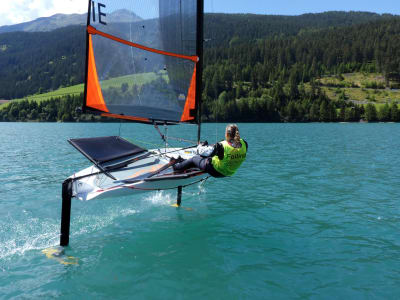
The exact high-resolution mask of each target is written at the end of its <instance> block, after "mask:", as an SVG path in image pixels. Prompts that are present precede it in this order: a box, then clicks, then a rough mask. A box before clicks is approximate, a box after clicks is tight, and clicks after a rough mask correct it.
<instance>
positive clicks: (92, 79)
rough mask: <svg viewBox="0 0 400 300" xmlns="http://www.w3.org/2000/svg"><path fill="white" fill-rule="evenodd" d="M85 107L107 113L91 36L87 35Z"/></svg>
mask: <svg viewBox="0 0 400 300" xmlns="http://www.w3.org/2000/svg"><path fill="white" fill-rule="evenodd" d="M86 105H87V106H88V107H92V108H95V109H97V110H101V111H104V112H109V111H108V109H107V106H106V104H105V102H104V98H103V93H102V91H101V88H100V83H99V78H98V76H97V69H96V61H95V59H94V52H93V41H92V35H91V34H89V57H88V78H87V96H86Z"/></svg>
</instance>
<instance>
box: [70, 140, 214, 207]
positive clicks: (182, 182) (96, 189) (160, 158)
mask: <svg viewBox="0 0 400 300" xmlns="http://www.w3.org/2000/svg"><path fill="white" fill-rule="evenodd" d="M149 152H151V154H150V155H149V156H148V157H146V158H144V159H140V160H138V161H135V162H133V163H130V164H128V165H127V166H125V167H123V168H120V169H117V170H115V171H109V174H110V175H112V176H113V177H115V178H116V179H117V180H114V179H112V178H110V177H109V176H107V175H106V174H105V173H104V172H101V170H99V169H98V168H97V167H96V166H94V165H93V166H91V167H89V168H86V169H84V170H82V171H80V172H77V173H75V174H74V175H72V176H71V177H70V178H71V179H73V184H72V196H74V197H76V198H78V199H79V200H82V201H87V200H92V199H94V198H96V199H102V198H109V197H118V196H125V195H131V194H139V193H143V192H148V191H157V190H167V189H175V188H178V187H179V186H182V187H184V186H187V185H191V184H194V183H197V182H200V181H202V180H204V179H206V178H207V177H209V175H208V174H207V173H204V172H201V171H199V170H193V171H189V172H187V173H182V174H175V173H174V172H173V169H172V167H168V168H166V169H165V170H162V171H161V172H159V173H158V170H160V168H162V167H164V166H165V165H166V164H168V163H169V160H170V157H175V158H176V157H178V156H181V157H182V158H184V159H188V158H190V157H192V156H194V155H196V148H195V147H194V148H190V149H179V148H166V149H165V148H163V149H154V150H149ZM139 156H141V155H140V154H139V155H137V157H139ZM134 158H135V156H132V157H128V158H125V159H124V160H125V161H127V160H129V159H134ZM124 160H120V161H118V162H113V164H116V163H121V162H123V161H124ZM152 172H155V173H156V174H155V175H150V176H149V174H152ZM91 174H94V175H91ZM82 176H86V177H84V178H80V179H79V177H82ZM129 180H130V182H129Z"/></svg>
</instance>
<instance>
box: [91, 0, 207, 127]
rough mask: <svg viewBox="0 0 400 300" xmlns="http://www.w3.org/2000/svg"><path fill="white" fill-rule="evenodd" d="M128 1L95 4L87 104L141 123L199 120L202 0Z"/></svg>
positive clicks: (109, 1)
mask: <svg viewBox="0 0 400 300" xmlns="http://www.w3.org/2000/svg"><path fill="white" fill-rule="evenodd" d="M126 2H127V1H125V0H124V1H122V0H99V1H91V3H92V5H89V8H90V10H91V11H90V15H91V17H90V18H89V24H88V26H87V33H88V39H89V43H88V47H89V50H88V51H87V53H88V58H87V59H88V63H87V79H86V85H85V103H84V108H89V109H90V110H91V111H94V112H98V113H101V114H102V115H104V116H108V117H113V118H121V119H128V120H133V121H139V122H149V123H150V122H153V121H169V122H191V123H197V122H198V118H197V110H198V108H199V104H198V99H200V97H199V95H197V94H198V93H199V88H198V82H199V80H198V78H197V76H198V74H199V68H200V61H199V55H198V49H197V48H198V40H197V39H198V38H199V34H198V29H197V24H198V22H197V18H198V16H199V13H198V11H197V9H198V7H197V6H198V0H146V1H130V4H129V5H128V4H127V3H126ZM143 3H144V4H145V7H143V5H144V4H143ZM96 8H97V11H96ZM148 12H149V13H148Z"/></svg>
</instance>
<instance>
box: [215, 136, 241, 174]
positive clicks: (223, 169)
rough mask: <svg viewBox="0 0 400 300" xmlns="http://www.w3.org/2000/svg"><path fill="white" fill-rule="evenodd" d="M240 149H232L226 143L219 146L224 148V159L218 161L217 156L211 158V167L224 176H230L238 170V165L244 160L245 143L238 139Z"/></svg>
mask: <svg viewBox="0 0 400 300" xmlns="http://www.w3.org/2000/svg"><path fill="white" fill-rule="evenodd" d="M240 143H241V144H242V147H240V148H234V147H232V146H231V145H229V143H228V142H227V141H223V142H222V143H221V144H222V146H223V147H224V158H223V159H222V160H220V159H219V158H218V155H215V156H213V158H212V165H213V167H214V169H215V170H216V171H218V172H219V173H221V174H222V175H224V176H232V175H233V174H235V173H236V170H237V169H239V167H240V165H241V164H242V162H244V160H245V159H246V152H247V149H246V143H245V142H244V141H243V140H242V139H240Z"/></svg>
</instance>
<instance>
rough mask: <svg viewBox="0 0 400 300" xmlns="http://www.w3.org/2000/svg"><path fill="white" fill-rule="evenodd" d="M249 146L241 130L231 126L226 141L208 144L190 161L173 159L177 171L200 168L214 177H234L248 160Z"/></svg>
mask: <svg viewBox="0 0 400 300" xmlns="http://www.w3.org/2000/svg"><path fill="white" fill-rule="evenodd" d="M247 149H248V144H247V142H246V141H245V140H243V139H241V138H240V134H239V128H238V127H237V125H236V124H230V125H228V126H227V127H226V130H225V140H224V141H222V142H219V143H216V144H215V145H214V146H209V145H208V144H207V142H206V143H205V144H202V145H199V146H198V147H197V153H198V154H199V155H195V156H193V157H192V158H190V159H187V160H183V161H180V160H179V159H171V163H172V164H173V168H174V170H175V171H178V172H181V171H184V170H187V169H190V168H198V169H200V170H202V171H205V172H207V173H208V174H210V175H211V176H213V177H226V176H232V175H233V174H235V173H236V171H237V169H239V167H240V165H241V164H242V163H243V162H244V160H245V159H246V153H247Z"/></svg>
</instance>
